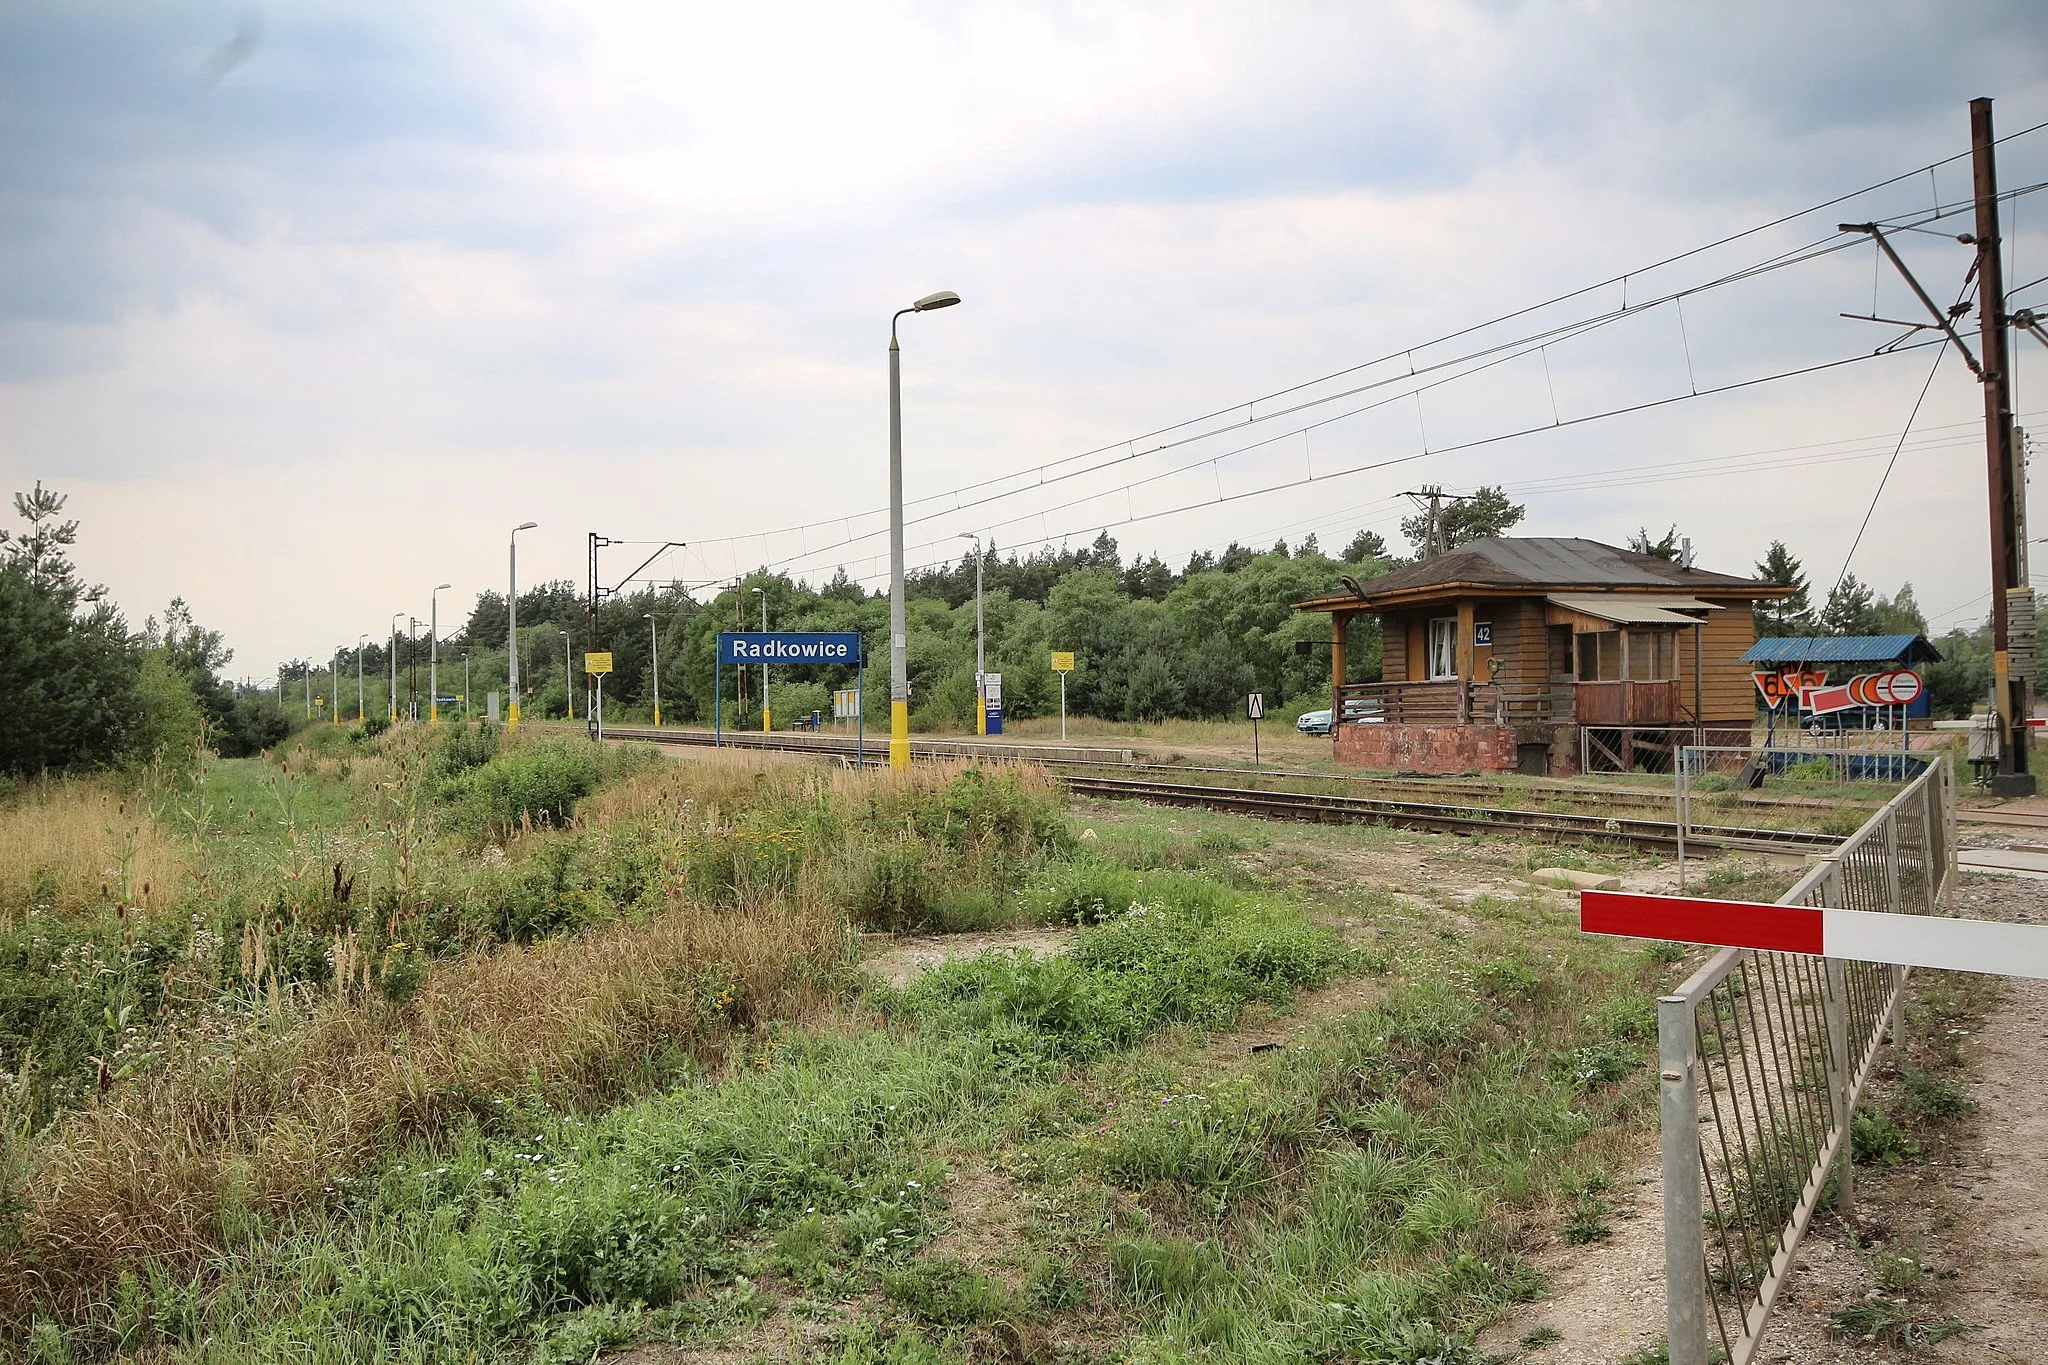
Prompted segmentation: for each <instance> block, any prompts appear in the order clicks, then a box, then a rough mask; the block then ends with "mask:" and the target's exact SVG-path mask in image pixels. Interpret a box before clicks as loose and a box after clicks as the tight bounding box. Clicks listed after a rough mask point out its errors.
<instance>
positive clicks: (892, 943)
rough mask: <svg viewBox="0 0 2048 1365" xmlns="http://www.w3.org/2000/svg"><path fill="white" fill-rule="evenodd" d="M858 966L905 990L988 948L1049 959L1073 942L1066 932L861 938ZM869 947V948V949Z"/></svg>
mask: <svg viewBox="0 0 2048 1365" xmlns="http://www.w3.org/2000/svg"><path fill="white" fill-rule="evenodd" d="M861 937H862V940H863V943H862V949H863V958H864V960H863V961H862V963H861V966H862V967H864V968H866V969H867V970H868V971H871V972H873V973H874V974H875V975H876V976H879V977H881V978H882V980H884V981H886V982H888V983H889V984H890V985H892V986H908V985H909V984H910V983H911V982H912V981H914V980H916V979H917V978H918V977H920V976H923V975H924V974H925V973H926V972H928V971H930V970H931V969H932V968H934V967H936V966H938V965H940V964H941V963H945V962H951V961H953V960H954V959H955V958H961V957H973V956H974V955H975V954H977V953H985V952H987V951H989V950H990V949H992V948H1022V949H1025V950H1026V951H1029V952H1033V953H1037V954H1039V955H1040V956H1041V957H1051V956H1054V955H1056V954H1059V953H1064V952H1065V951H1066V950H1067V949H1068V948H1069V947H1071V946H1072V944H1073V942H1074V931H1073V930H1072V929H1070V928H1053V929H998V930H993V931H990V932H988V933H974V934H863V935H862V936H861ZM871 945H872V946H871Z"/></svg>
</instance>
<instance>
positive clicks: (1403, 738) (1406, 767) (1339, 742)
mask: <svg viewBox="0 0 2048 1365" xmlns="http://www.w3.org/2000/svg"><path fill="white" fill-rule="evenodd" d="M1332 743H1333V745H1334V747H1335V750H1336V758H1337V762H1338V764H1339V765H1340V766H1343V767H1347V768H1377V769H1379V770H1381V771H1384V772H1402V773H1511V772H1514V771H1515V770H1516V768H1517V767H1518V766H1519V759H1520V755H1519V753H1518V752H1517V748H1516V746H1517V745H1520V744H1546V745H1549V746H1550V749H1551V756H1552V758H1551V771H1552V772H1553V773H1555V772H1557V771H1558V767H1557V762H1556V755H1557V745H1556V744H1555V743H1554V742H1553V737H1552V734H1551V731H1550V730H1549V728H1547V727H1546V728H1545V729H1543V730H1540V731H1537V732H1534V733H1531V732H1530V731H1528V730H1526V729H1521V728H1517V727H1514V726H1507V725H1387V724H1378V725H1340V726H1338V727H1337V729H1336V732H1335V734H1334V736H1333V740H1332ZM1571 757H1572V760H1573V761H1574V762H1576V760H1577V757H1578V755H1577V753H1576V752H1574V753H1573V754H1572V756H1571Z"/></svg>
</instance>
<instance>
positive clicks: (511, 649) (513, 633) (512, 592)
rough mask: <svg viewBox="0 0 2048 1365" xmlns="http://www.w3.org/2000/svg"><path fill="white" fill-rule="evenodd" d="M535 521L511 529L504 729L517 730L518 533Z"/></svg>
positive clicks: (527, 529)
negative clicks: (508, 700)
mask: <svg viewBox="0 0 2048 1365" xmlns="http://www.w3.org/2000/svg"><path fill="white" fill-rule="evenodd" d="M538 525H540V523H539V522H537V521H522V522H520V523H519V524H518V525H517V526H515V527H513V528H512V574H511V579H512V581H511V582H510V583H509V584H508V585H507V589H506V593H505V683H506V689H507V690H508V691H509V692H511V694H512V699H511V707H510V709H509V710H507V711H506V713H505V728H506V729H507V730H517V729H518V728H519V533H520V532H521V531H531V530H532V529H533V528H534V527H536V526H538Z"/></svg>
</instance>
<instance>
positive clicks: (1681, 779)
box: [1673, 747, 1692, 891]
mask: <svg viewBox="0 0 2048 1365" xmlns="http://www.w3.org/2000/svg"><path fill="white" fill-rule="evenodd" d="M1691 775H1692V750H1690V749H1687V748H1682V747H1681V748H1680V749H1679V751H1678V786H1677V792H1678V803H1677V804H1678V809H1677V810H1676V811H1674V812H1673V814H1675V815H1677V817H1678V889H1679V890H1680V891H1683V890H1685V826H1686V824H1687V822H1688V821H1689V820H1690V819H1691V815H1692V813H1691V812H1690V811H1689V810H1687V809H1686V798H1687V796H1688V794H1689V793H1688V790H1687V786H1688V784H1687V779H1688V778H1689V777H1690V776H1691Z"/></svg>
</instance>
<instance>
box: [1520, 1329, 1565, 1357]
mask: <svg viewBox="0 0 2048 1365" xmlns="http://www.w3.org/2000/svg"><path fill="white" fill-rule="evenodd" d="M1563 1340H1564V1333H1562V1332H1560V1331H1558V1330H1557V1329H1556V1328H1555V1327H1532V1328H1530V1329H1529V1330H1528V1331H1526V1332H1524V1333H1522V1349H1523V1350H1525V1351H1540V1350H1542V1349H1543V1348H1544V1347H1546V1346H1555V1345H1556V1344H1557V1343H1558V1342H1560V1341H1563Z"/></svg>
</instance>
